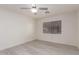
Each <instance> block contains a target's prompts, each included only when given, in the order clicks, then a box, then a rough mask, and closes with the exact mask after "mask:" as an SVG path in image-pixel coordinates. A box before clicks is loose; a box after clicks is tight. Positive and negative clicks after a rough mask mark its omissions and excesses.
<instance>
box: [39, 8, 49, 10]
mask: <svg viewBox="0 0 79 59" xmlns="http://www.w3.org/2000/svg"><path fill="white" fill-rule="evenodd" d="M39 10H48V8H46V7H40V8H39Z"/></svg>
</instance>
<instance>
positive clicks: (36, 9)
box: [21, 4, 49, 15]
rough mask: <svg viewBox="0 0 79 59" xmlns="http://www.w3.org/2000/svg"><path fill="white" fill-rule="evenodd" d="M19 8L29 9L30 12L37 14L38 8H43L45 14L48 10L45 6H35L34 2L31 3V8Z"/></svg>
mask: <svg viewBox="0 0 79 59" xmlns="http://www.w3.org/2000/svg"><path fill="white" fill-rule="evenodd" d="M21 9H23V10H27V9H29V10H31V12H32V13H34V14H35V15H36V14H37V12H38V10H42V11H43V10H44V11H45V13H46V14H48V13H49V10H48V8H47V7H37V6H36V4H32V7H31V8H27V7H22V8H21Z"/></svg>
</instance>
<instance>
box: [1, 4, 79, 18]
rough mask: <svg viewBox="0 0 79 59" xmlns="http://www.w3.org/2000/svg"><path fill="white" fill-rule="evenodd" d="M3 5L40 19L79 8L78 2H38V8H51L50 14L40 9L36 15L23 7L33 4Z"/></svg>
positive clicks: (29, 6)
mask: <svg viewBox="0 0 79 59" xmlns="http://www.w3.org/2000/svg"><path fill="white" fill-rule="evenodd" d="M0 6H1V7H4V8H8V9H10V10H13V11H15V12H19V13H21V14H24V15H26V16H28V17H31V18H34V19H39V18H44V17H49V16H53V15H57V14H61V13H67V12H72V11H76V10H78V9H79V5H78V4H37V5H36V6H37V8H39V7H47V8H48V10H49V12H50V13H49V14H45V11H44V10H38V12H37V15H34V14H33V13H32V12H31V10H30V9H25V10H23V9H21V8H22V7H26V8H31V7H32V5H31V4H6V5H0Z"/></svg>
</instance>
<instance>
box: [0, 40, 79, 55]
mask: <svg viewBox="0 0 79 59" xmlns="http://www.w3.org/2000/svg"><path fill="white" fill-rule="evenodd" d="M0 55H79V49H78V48H76V47H74V46H70V45H64V44H58V43H51V42H47V41H41V40H34V41H31V42H28V43H24V44H21V45H18V46H15V47H12V48H8V49H5V50H2V51H0Z"/></svg>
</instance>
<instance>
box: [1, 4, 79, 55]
mask: <svg viewBox="0 0 79 59" xmlns="http://www.w3.org/2000/svg"><path fill="white" fill-rule="evenodd" d="M0 55H79V4H0Z"/></svg>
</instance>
